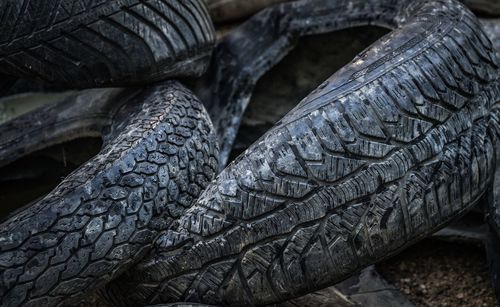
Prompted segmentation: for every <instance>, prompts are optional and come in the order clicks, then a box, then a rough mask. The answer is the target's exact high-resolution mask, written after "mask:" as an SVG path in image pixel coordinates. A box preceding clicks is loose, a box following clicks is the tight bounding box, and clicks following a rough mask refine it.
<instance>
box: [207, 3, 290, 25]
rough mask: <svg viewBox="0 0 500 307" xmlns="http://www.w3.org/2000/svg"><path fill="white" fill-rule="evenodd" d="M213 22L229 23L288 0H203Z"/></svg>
mask: <svg viewBox="0 0 500 307" xmlns="http://www.w3.org/2000/svg"><path fill="white" fill-rule="evenodd" d="M205 1H206V2H207V5H208V10H209V11H210V16H212V19H213V21H214V22H215V23H229V22H234V21H236V20H239V19H242V18H245V17H248V16H250V15H252V14H254V13H255V12H258V11H259V10H262V9H263V8H265V7H267V6H270V5H272V4H276V3H280V2H286V1H290V0H229V1H227V0H205Z"/></svg>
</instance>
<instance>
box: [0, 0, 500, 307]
mask: <svg viewBox="0 0 500 307" xmlns="http://www.w3.org/2000/svg"><path fill="white" fill-rule="evenodd" d="M278 2H280V3H278ZM281 2H283V3H281ZM465 2H466V4H467V5H470V6H471V7H472V8H473V9H477V10H479V9H478V7H480V8H482V11H484V10H485V7H486V8H487V10H488V12H489V13H491V14H492V15H495V14H498V13H500V10H499V5H497V4H496V3H495V2H492V3H488V5H487V6H485V5H482V4H481V3H480V1H479V2H476V1H465ZM478 5H479V6H478ZM267 6H268V7H267ZM266 7H267V8H266ZM261 9H262V10H261ZM258 10H261V11H260V12H258V13H256V14H255V15H253V16H251V17H250V18H249V19H248V20H247V21H245V22H244V23H242V24H241V25H239V26H238V27H236V28H235V29H232V30H231V31H229V32H228V33H227V34H226V35H224V36H223V37H220V38H219V39H217V34H216V31H215V27H214V25H213V21H215V22H216V23H217V24H221V23H223V22H227V21H234V20H238V19H240V18H243V17H247V16H250V15H252V14H253V13H255V11H258ZM480 11H481V10H480ZM0 12H1V14H0V16H1V17H0V73H1V74H3V75H5V77H2V79H1V81H0V83H1V84H0V93H3V95H9V94H13V93H18V92H24V91H26V90H27V89H28V90H31V89H33V88H34V85H33V84H34V83H40V84H43V85H42V86H41V87H42V88H41V89H40V90H42V91H43V90H47V89H50V90H54V89H57V90H78V91H76V92H72V93H70V94H68V95H65V96H63V98H60V99H58V101H56V102H55V103H53V104H50V105H47V106H44V107H42V108H40V109H36V110H34V111H32V112H28V113H26V114H24V115H21V116H19V117H16V118H14V119H11V120H10V121H7V122H6V123H3V124H1V125H0V167H4V166H8V165H10V164H12V163H14V162H15V161H17V160H19V159H21V158H23V157H26V156H28V155H30V154H32V153H34V152H36V151H38V150H41V149H44V148H48V147H50V146H53V145H57V144H60V143H62V142H66V141H70V140H74V139H77V138H82V137H94V136H99V137H101V138H102V140H103V145H102V148H101V149H100V151H99V153H98V154H97V155H95V156H94V157H93V158H91V159H90V160H89V161H87V162H85V163H84V164H83V165H81V166H80V167H78V168H77V169H76V170H75V171H73V172H72V173H71V174H70V175H68V176H67V177H65V178H64V179H63V180H62V182H61V183H60V184H59V185H58V186H57V187H56V188H55V189H53V190H52V191H50V192H49V193H47V194H46V195H44V196H43V197H41V198H39V199H37V200H35V201H33V202H31V203H29V204H26V205H25V206H23V207H21V208H17V209H16V210H13V211H12V212H9V214H7V215H6V216H4V217H3V218H2V219H1V220H0V305H1V306H75V305H82V306H88V305H95V306H147V305H154V304H174V305H175V304H186V303H187V302H190V303H197V304H208V305H231V306H233V305H234V306H247V305H250V306H253V305H268V304H274V303H280V302H285V301H288V300H290V299H293V298H296V297H299V296H302V295H305V294H307V293H311V292H314V291H317V290H320V289H323V288H326V287H329V286H331V285H334V284H336V283H338V282H341V281H343V280H345V279H346V278H348V277H349V276H351V275H353V274H356V273H357V272H359V271H361V270H362V269H364V268H365V267H368V266H370V265H372V264H374V263H376V262H379V261H381V260H384V259H387V258H388V257H390V256H391V255H394V254H396V253H398V252H400V251H402V250H404V249H405V248H407V247H408V246H410V245H411V244H413V243H415V242H417V241H419V240H421V239H422V238H425V237H427V236H430V235H432V234H433V233H435V232H436V231H438V230H440V229H442V228H444V227H446V226H447V225H448V224H449V223H450V222H452V221H454V220H455V219H457V218H459V217H460V216H462V215H463V214H465V213H466V212H467V211H469V210H470V209H471V208H473V207H475V206H476V205H477V204H478V203H480V204H483V206H482V209H481V210H483V211H484V215H485V218H486V220H487V222H488V224H489V227H490V235H489V242H490V244H489V246H490V248H489V251H490V253H489V255H490V261H491V271H492V279H493V281H494V283H495V285H496V286H497V289H498V287H499V286H500V282H499V279H500V278H499V277H498V276H499V274H500V271H499V267H500V264H499V263H498V259H500V258H498V257H500V254H499V252H498V250H499V249H500V248H499V246H500V245H498V244H500V243H498V242H500V240H499V239H498V238H499V237H500V205H499V204H498V197H497V195H496V194H497V193H496V192H497V190H498V189H495V185H496V180H495V175H496V174H495V173H496V165H497V160H498V155H499V154H500V144H499V143H498V140H499V136H500V58H499V53H498V50H499V49H497V48H498V41H499V37H500V33H499V32H500V31H499V30H498V29H499V27H498V24H497V23H496V21H494V20H488V21H485V22H484V27H483V25H482V24H481V22H480V21H479V20H478V19H477V17H476V16H475V15H474V14H473V13H472V12H471V11H470V10H469V9H468V8H467V7H466V6H465V5H464V4H462V3H460V2H458V1H456V0H431V1H427V0H370V1H367V0H335V1H333V0H300V1H290V2H288V1H279V0H278V1H276V0H274V1H272V0H256V1H246V0H245V1H244V0H241V1H238V0H233V1H229V2H227V1H219V0H207V3H205V2H204V1H201V0H108V1H105V0H89V1H29V0H23V1H19V0H5V1H3V2H1V3H0ZM359 26H378V27H383V28H386V29H389V30H390V32H389V33H388V34H387V35H385V36H383V37H382V38H380V39H379V40H377V41H376V42H375V43H374V44H372V45H371V46H370V47H368V48H367V49H366V50H364V51H363V52H361V53H360V54H358V55H357V56H356V57H355V58H354V59H353V60H352V62H350V63H349V64H347V65H346V66H344V67H343V68H342V69H340V70H339V71H337V72H336V73H335V74H333V75H332V76H331V77H330V78H328V79H327V80H325V81H324V82H323V84H321V85H320V86H319V87H318V88H317V89H316V90H314V91H313V92H311V93H310V94H309V95H308V96H307V97H306V98H304V99H303V100H302V101H301V102H300V103H298V105H297V106H296V107H295V108H294V109H293V110H292V111H291V112H289V113H288V114H287V115H286V116H285V117H284V118H282V119H281V120H279V122H277V123H276V124H275V126H274V127H272V128H271V129H270V130H269V131H267V132H266V133H265V134H264V135H263V136H262V137H261V138H260V139H259V140H258V141H256V142H255V143H254V144H253V145H251V146H250V147H249V148H248V149H247V150H246V151H245V152H244V153H242V154H241V155H240V156H238V157H237V158H236V159H234V160H233V161H229V160H230V153H231V151H232V149H233V146H234V142H235V138H236V135H237V133H238V130H239V127H240V125H241V120H242V117H243V115H244V113H245V110H246V109H247V107H248V104H249V102H250V99H251V97H252V94H253V93H254V90H255V86H256V84H257V82H258V81H259V80H260V79H261V77H262V76H263V75H264V74H266V73H267V72H268V71H269V70H271V68H272V67H274V66H275V65H277V64H278V63H279V62H280V61H281V60H282V59H283V58H284V57H285V56H286V55H287V54H289V52H290V51H291V50H292V49H293V48H294V47H295V46H296V44H297V41H298V39H299V38H301V37H305V36H311V35H318V34H325V33H331V32H334V31H338V30H342V29H348V28H354V27H359ZM492 41H493V42H494V44H493V43H492ZM332 43H333V44H334V43H335V42H332ZM188 88H189V89H188ZM297 102H298V101H297ZM499 191H500V190H499ZM0 205H2V206H5V207H8V205H9V204H0ZM499 290H500V289H499ZM499 292H500V291H499ZM174 305H172V306H174Z"/></svg>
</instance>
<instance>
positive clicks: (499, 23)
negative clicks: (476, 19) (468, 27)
mask: <svg viewBox="0 0 500 307" xmlns="http://www.w3.org/2000/svg"><path fill="white" fill-rule="evenodd" d="M481 24H482V25H483V28H484V31H485V32H486V34H487V35H488V37H489V38H490V40H491V42H492V43H493V47H495V49H496V50H497V52H500V18H491V19H481Z"/></svg>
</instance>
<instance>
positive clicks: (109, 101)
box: [0, 82, 218, 306]
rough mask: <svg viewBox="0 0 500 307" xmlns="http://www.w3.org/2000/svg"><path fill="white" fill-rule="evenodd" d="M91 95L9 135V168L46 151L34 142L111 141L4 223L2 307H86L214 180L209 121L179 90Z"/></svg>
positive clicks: (3, 151)
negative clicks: (76, 306)
mask: <svg viewBox="0 0 500 307" xmlns="http://www.w3.org/2000/svg"><path fill="white" fill-rule="evenodd" d="M89 93H91V94H89ZM89 93H87V94H85V93H84V94H81V96H77V97H73V98H71V99H67V100H65V101H63V102H61V103H58V104H56V105H55V106H50V107H46V108H45V109H42V110H41V111H40V110H37V111H35V112H33V113H29V114H27V115H25V116H22V117H20V118H18V119H15V120H13V121H11V122H9V123H7V124H5V125H3V126H0V131H1V132H0V134H1V135H2V138H3V143H2V144H0V157H1V158H2V160H1V161H0V162H1V164H5V163H8V162H9V160H12V156H14V157H19V156H24V155H26V154H28V153H29V152H32V151H34V150H36V149H38V148H35V147H36V146H40V145H37V144H32V143H31V142H32V140H33V139H34V137H33V136H34V135H37V138H38V139H37V141H40V142H42V143H44V144H45V145H44V146H50V145H51V144H53V143H57V142H60V141H61V140H62V139H63V138H66V137H68V135H69V136H74V137H76V136H81V135H96V134H101V135H103V139H104V146H103V148H102V150H101V152H100V153H99V154H98V155H97V156H95V157H94V158H93V159H91V160H90V161H88V162H87V163H85V164H84V165H82V166H81V167H80V168H79V169H77V170H76V171H74V172H73V173H72V174H71V175H69V176H68V177H66V178H65V179H64V180H63V182H62V183H61V184H60V185H59V186H58V187H57V188H55V190H53V191H52V192H51V193H49V194H48V195H46V196H45V197H44V198H43V199H41V200H40V201H37V202H35V203H34V204H31V205H29V206H27V207H25V208H22V209H20V211H18V212H14V213H13V214H12V215H11V216H9V217H7V218H6V220H4V221H3V222H2V223H1V224H0V229H1V230H0V297H1V305H2V306H58V305H61V304H71V303H74V302H78V301H79V300H80V299H81V298H82V297H85V296H86V295H88V294H89V293H91V292H92V291H93V290H96V289H97V288H99V287H100V286H102V285H103V284H105V283H106V282H108V281H109V280H111V279H112V278H115V277H116V276H117V275H119V274H120V273H121V272H122V271H123V270H125V269H126V268H128V267H130V266H131V265H132V264H133V263H134V262H136V261H137V260H139V259H140V258H141V257H142V256H143V255H144V254H145V253H146V252H147V251H148V250H149V249H151V247H152V244H153V241H154V240H155V238H157V236H158V234H159V230H160V229H164V228H165V227H167V226H168V225H169V224H170V223H171V222H172V220H173V219H176V218H178V217H180V216H181V214H182V213H183V212H184V211H185V210H186V208H188V207H189V206H190V205H191V204H192V202H193V200H194V199H196V198H197V197H198V195H199V193H200V192H201V191H202V190H203V189H204V188H205V187H206V186H207V185H208V183H209V182H210V181H211V180H212V178H213V177H214V176H215V172H216V169H217V160H216V157H217V154H218V150H217V145H216V140H215V135H214V133H213V131H212V130H213V129H212V126H211V122H210V119H209V118H208V114H207V113H206V111H205V110H204V108H203V106H202V105H201V103H200V102H199V101H198V100H197V99H196V98H195V97H194V96H193V94H192V93H191V92H189V91H188V90H187V89H185V88H184V87H183V86H181V85H180V84H179V83H177V82H167V83H165V84H162V85H158V86H155V87H152V88H148V89H144V90H141V91H139V92H137V93H128V94H126V93H122V92H120V90H93V91H90V92H89ZM44 116H45V117H44ZM47 116H48V117H47Z"/></svg>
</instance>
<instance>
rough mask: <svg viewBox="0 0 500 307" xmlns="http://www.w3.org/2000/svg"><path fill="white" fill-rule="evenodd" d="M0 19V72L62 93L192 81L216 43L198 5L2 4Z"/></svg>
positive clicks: (137, 0) (24, 0)
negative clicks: (176, 79) (174, 79)
mask: <svg viewBox="0 0 500 307" xmlns="http://www.w3.org/2000/svg"><path fill="white" fill-rule="evenodd" d="M0 12H2V15H1V17H0V72H1V73H5V74H10V75H14V76H18V77H23V78H28V79H36V80H40V81H44V82H47V83H53V84H57V85H63V86H66V87H69V88H87V87H103V86H110V85H113V86H116V85H133V84H145V83H150V82H154V81H159V80H164V79H167V78H171V77H193V76H199V75H201V74H202V73H203V72H204V71H205V69H206V66H207V64H208V62H209V57H210V54H211V50H212V47H213V45H214V43H215V32H214V29H213V25H212V22H211V20H210V17H209V15H208V11H207V8H206V5H205V3H204V1H200V0H90V1H56V0H47V1H29V0H21V1H20V0H3V1H1V2H0Z"/></svg>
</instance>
